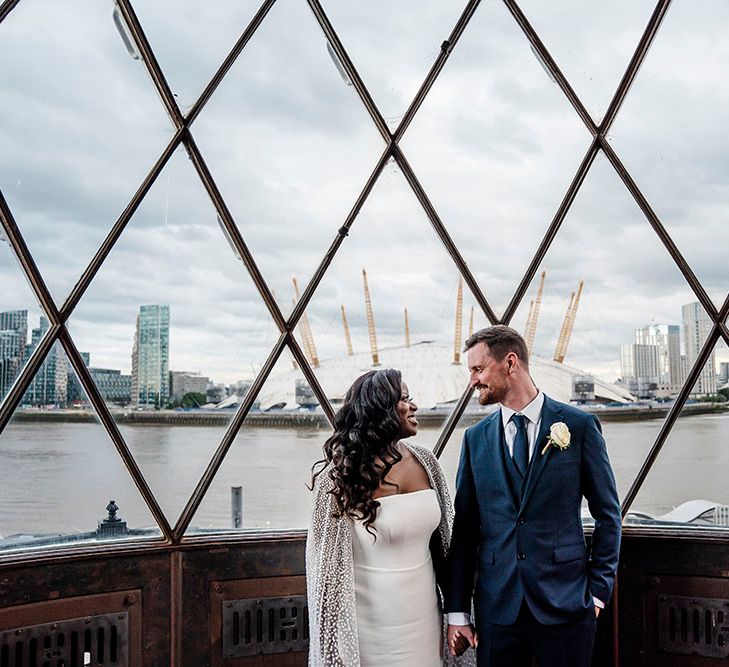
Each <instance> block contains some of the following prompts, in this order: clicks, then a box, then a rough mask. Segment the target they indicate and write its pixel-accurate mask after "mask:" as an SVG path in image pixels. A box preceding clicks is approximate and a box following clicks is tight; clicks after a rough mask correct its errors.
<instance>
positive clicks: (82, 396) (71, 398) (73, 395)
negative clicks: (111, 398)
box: [66, 352, 91, 405]
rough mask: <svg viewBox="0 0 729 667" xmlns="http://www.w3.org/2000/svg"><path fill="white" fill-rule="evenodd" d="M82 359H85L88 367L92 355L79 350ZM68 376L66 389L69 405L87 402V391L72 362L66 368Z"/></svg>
mask: <svg viewBox="0 0 729 667" xmlns="http://www.w3.org/2000/svg"><path fill="white" fill-rule="evenodd" d="M79 354H80V355H81V359H83V362H84V365H85V366H86V367H87V368H88V366H89V364H90V363H91V355H90V353H89V352H79ZM66 376H67V384H68V386H67V389H66V400H67V402H68V404H69V405H80V404H82V403H86V402H87V400H86V392H85V391H84V389H83V387H82V386H81V381H80V380H79V379H78V376H77V375H76V373H75V372H74V370H73V366H71V364H70V363H68V364H67V369H66Z"/></svg>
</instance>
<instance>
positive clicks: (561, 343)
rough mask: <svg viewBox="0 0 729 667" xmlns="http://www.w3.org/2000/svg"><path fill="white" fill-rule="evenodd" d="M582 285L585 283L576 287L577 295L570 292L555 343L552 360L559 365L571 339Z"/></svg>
mask: <svg viewBox="0 0 729 667" xmlns="http://www.w3.org/2000/svg"><path fill="white" fill-rule="evenodd" d="M584 284H585V281H584V280H580V284H579V286H578V287H577V294H575V293H574V292H572V296H571V297H570V303H569V306H567V312H566V313H565V316H564V321H563V322H562V331H561V332H560V334H559V340H558V341H557V348H556V349H555V350H554V360H555V361H556V362H557V363H559V364H561V363H563V362H564V358H565V356H566V355H567V346H568V345H569V342H570V338H571V337H572V327H574V324H575V317H577V307H578V306H579V305H580V297H581V296H582V287H583V286H584Z"/></svg>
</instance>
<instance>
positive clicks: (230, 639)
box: [223, 595, 309, 658]
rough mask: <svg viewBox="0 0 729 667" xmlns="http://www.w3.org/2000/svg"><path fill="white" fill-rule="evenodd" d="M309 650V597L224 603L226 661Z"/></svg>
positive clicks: (224, 651)
mask: <svg viewBox="0 0 729 667" xmlns="http://www.w3.org/2000/svg"><path fill="white" fill-rule="evenodd" d="M308 647H309V609H308V607H307V606H306V595H292V596H287V597H279V598H258V599H252V600H251V599H247V600H227V601H225V602H223V657H224V658H240V657H243V656H249V655H266V654H270V653H286V652H289V651H305V650H306V649H307V648H308Z"/></svg>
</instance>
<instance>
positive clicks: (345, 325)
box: [342, 304, 354, 357]
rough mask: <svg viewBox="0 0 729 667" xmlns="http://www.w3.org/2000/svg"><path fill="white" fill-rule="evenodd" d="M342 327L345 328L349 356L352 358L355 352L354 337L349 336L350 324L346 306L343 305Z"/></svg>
mask: <svg viewBox="0 0 729 667" xmlns="http://www.w3.org/2000/svg"><path fill="white" fill-rule="evenodd" d="M342 325H343V326H344V338H345V340H346V341H347V356H348V357H351V356H352V355H353V354H354V352H353V351H352V337H351V336H350V335H349V324H347V313H346V312H345V310H344V304H342Z"/></svg>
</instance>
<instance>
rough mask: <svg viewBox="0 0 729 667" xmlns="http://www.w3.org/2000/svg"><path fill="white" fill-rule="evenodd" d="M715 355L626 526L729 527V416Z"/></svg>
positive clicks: (660, 456)
mask: <svg viewBox="0 0 729 667" xmlns="http://www.w3.org/2000/svg"><path fill="white" fill-rule="evenodd" d="M714 362H715V360H714V354H713V353H712V358H711V359H710V360H709V362H708V364H707V366H708V367H706V368H705V371H704V372H703V373H702V377H701V378H700V379H699V381H698V382H697V383H696V385H694V388H693V390H692V394H691V396H692V397H691V398H690V399H689V400H688V401H687V402H686V404H685V405H684V407H683V409H682V410H681V415H680V416H679V418H678V420H677V421H676V423H675V424H674V426H673V429H672V430H671V433H670V434H669V436H668V438H667V440H666V442H665V443H664V445H663V449H662V450H661V452H660V454H659V456H658V458H657V459H656V462H655V463H654V464H653V467H652V468H651V470H650V472H649V473H648V477H647V478H646V480H645V482H644V483H643V486H642V487H641V489H640V491H639V492H638V495H637V496H636V498H635V501H634V502H633V505H632V506H631V509H630V513H629V514H628V516H627V518H626V521H627V522H628V523H631V524H632V523H640V524H649V525H659V526H660V525H663V526H665V525H672V524H675V523H679V524H685V525H687V526H696V527H701V528H707V527H720V528H724V529H726V527H727V526H728V525H729V491H728V489H727V484H726V470H727V466H728V465H729V446H728V443H729V412H728V411H727V402H726V397H725V396H724V395H718V396H717V395H716V394H715V393H709V394H707V393H705V392H706V391H707V390H711V389H712V387H713V385H707V384H706V381H707V378H710V376H711V375H712V374H713V370H714V367H713V365H714Z"/></svg>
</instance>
